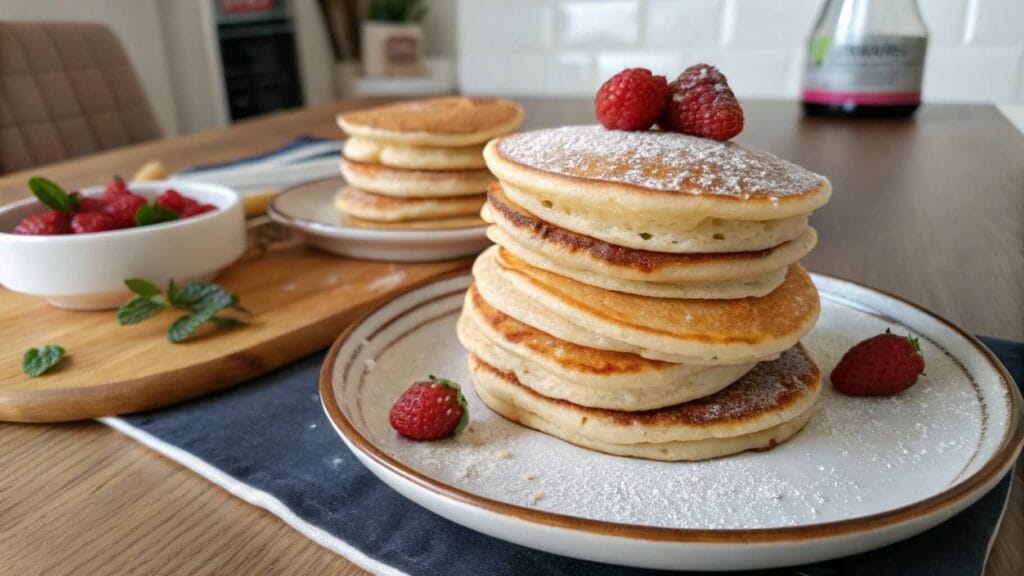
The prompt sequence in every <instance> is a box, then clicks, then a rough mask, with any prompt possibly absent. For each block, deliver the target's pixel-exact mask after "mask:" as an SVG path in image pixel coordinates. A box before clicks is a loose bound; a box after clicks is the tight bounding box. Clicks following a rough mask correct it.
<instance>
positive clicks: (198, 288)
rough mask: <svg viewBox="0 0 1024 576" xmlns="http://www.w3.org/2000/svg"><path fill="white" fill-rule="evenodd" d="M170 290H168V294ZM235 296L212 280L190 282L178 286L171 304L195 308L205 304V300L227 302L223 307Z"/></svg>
mask: <svg viewBox="0 0 1024 576" xmlns="http://www.w3.org/2000/svg"><path fill="white" fill-rule="evenodd" d="M169 293H170V290H168V294H169ZM232 300H235V296H234V295H233V294H232V293H231V292H228V291H227V290H225V289H224V287H223V286H218V285H217V284H213V283H210V282H189V283H188V284H185V285H184V286H178V287H177V290H175V292H174V295H173V297H172V298H171V304H174V305H175V306H176V307H178V308H185V309H189V310H191V309H194V308H196V307H198V306H201V305H203V303H204V302H207V301H211V302H226V304H224V305H223V306H222V307H224V306H228V305H229V304H230V302H231V301H232Z"/></svg>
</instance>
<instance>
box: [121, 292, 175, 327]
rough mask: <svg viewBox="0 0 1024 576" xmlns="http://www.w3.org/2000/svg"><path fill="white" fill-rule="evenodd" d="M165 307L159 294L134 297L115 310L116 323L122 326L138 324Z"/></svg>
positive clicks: (165, 304)
mask: <svg viewBox="0 0 1024 576" xmlns="http://www.w3.org/2000/svg"><path fill="white" fill-rule="evenodd" d="M167 307H168V306H167V303H166V302H165V301H164V298H163V296H162V295H160V293H159V292H157V294H155V295H153V296H136V297H135V298H132V299H131V300H129V301H127V302H125V303H124V304H122V305H121V308H119V309H118V310H117V322H118V323H119V324H121V325H122V326H125V325H127V324H138V323H139V322H142V321H143V320H145V319H147V318H150V317H151V316H153V315H154V314H156V313H157V312H160V311H161V310H163V309H164V308H167Z"/></svg>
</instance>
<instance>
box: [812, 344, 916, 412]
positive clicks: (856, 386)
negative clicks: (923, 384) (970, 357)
mask: <svg viewBox="0 0 1024 576" xmlns="http://www.w3.org/2000/svg"><path fill="white" fill-rule="evenodd" d="M923 373H924V356H922V355H921V346H920V345H919V343H918V341H917V338H913V337H910V336H897V335H896V334H893V333H891V332H889V330H886V331H885V333H884V334H879V335H878V336H873V337H871V338H868V339H867V340H864V341H862V342H859V343H858V344H856V345H854V347H853V348H850V349H849V350H847V352H846V354H843V357H842V359H841V360H839V364H837V365H836V367H835V368H834V369H833V370H832V374H831V376H830V379H831V380H832V385H833V386H834V387H835V388H836V390H839V391H840V392H842V393H843V394H849V395H851V396H887V395H891V394H899V393H900V392H903V391H904V390H906V389H907V388H910V387H911V386H913V385H914V384H915V383H916V382H917V377H918V376H920V375H921V374H923Z"/></svg>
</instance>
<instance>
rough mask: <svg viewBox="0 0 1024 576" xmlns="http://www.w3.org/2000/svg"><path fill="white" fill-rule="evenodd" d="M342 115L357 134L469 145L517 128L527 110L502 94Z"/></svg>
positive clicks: (417, 142) (418, 143) (341, 120)
mask: <svg viewBox="0 0 1024 576" xmlns="http://www.w3.org/2000/svg"><path fill="white" fill-rule="evenodd" d="M337 120H338V126H340V127H341V129H342V130H344V131H345V132H346V133H347V134H349V135H352V136H363V137H367V138H374V139H377V140H386V141H391V142H400V143H403V144H411V145H416V146H469V145H472V144H482V143H484V142H487V141H488V140H490V139H491V138H494V137H495V136H498V135H501V134H507V133H509V132H512V131H513V130H515V129H516V128H517V127H518V126H519V124H520V122H522V120H523V111H522V109H521V108H520V107H519V105H517V104H516V103H514V102H511V101H509V100H503V99H500V98H467V97H463V96H448V97H443V98H432V99H427V100H411V101H406V102H399V103H397V104H390V105H387V106H378V107H375V108H366V109H362V110H354V111H352V112H344V113H342V114H339V115H338V117H337Z"/></svg>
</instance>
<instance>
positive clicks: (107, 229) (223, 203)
mask: <svg viewBox="0 0 1024 576" xmlns="http://www.w3.org/2000/svg"><path fill="white" fill-rule="evenodd" d="M33 184H34V186H33V192H34V193H36V194H37V196H38V197H39V199H36V198H32V199H28V200H23V201H20V202H15V203H13V204H9V205H7V206H3V207H0V284H2V285H3V286H4V287H5V288H7V289H9V290H12V291H14V292H21V293H24V294H30V295H34V296H41V297H43V298H45V299H46V300H47V301H48V302H49V303H50V304H52V305H54V306H57V307H60V308H67V309H72V310H102V309H110V308H117V307H118V306H119V305H120V304H122V303H123V302H124V301H125V300H126V299H127V298H128V297H129V296H130V295H129V293H128V290H127V288H126V287H125V285H124V280H125V279H127V278H145V279H147V280H150V281H152V282H155V283H157V284H158V285H159V284H166V282H167V281H168V280H169V279H171V278H173V279H174V280H175V281H176V282H189V281H194V280H209V279H212V278H213V277H214V276H216V275H217V273H218V272H220V271H221V270H223V269H224V268H226V267H227V266H228V265H229V264H231V263H232V262H234V261H235V260H237V259H238V258H239V257H240V256H241V255H242V253H243V252H244V251H245V243H246V235H245V215H244V213H243V209H242V204H241V201H240V200H239V197H238V194H237V193H235V192H234V191H232V190H231V189H229V188H226V187H224V186H219V185H216V184H206V183H196V182H188V183H186V182H174V183H173V184H172V183H170V182H160V181H157V182H135V183H128V184H125V183H123V182H122V183H120V184H118V183H117V181H115V182H112V183H110V184H108V185H106V186H96V187H92V188H86V189H83V190H80V191H76V192H72V193H71V194H64V193H63V191H61V190H59V188H56V187H54V188H56V190H50V192H46V191H45V190H44V191H43V193H42V195H40V193H39V182H38V181H37V182H34V183H33ZM47 184H52V183H49V182H47ZM169 190H173V191H174V194H173V195H172V194H168V191H169ZM44 199H45V200H46V204H45V205H44V204H43V203H42V202H41V200H44Z"/></svg>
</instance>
